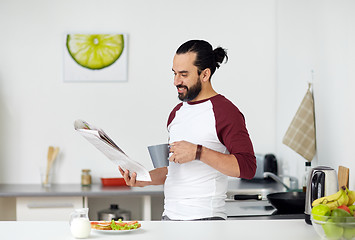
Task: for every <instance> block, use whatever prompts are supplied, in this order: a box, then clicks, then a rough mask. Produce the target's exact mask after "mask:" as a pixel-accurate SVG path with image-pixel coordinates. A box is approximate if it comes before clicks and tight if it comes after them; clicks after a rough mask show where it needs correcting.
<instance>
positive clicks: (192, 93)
mask: <svg viewBox="0 0 355 240" xmlns="http://www.w3.org/2000/svg"><path fill="white" fill-rule="evenodd" d="M176 87H177V88H180V87H183V88H185V89H186V94H185V95H184V94H183V93H179V95H178V97H179V99H180V100H181V101H184V102H188V101H192V100H194V99H195V98H196V97H197V96H198V95H199V94H200V92H201V89H202V84H201V80H200V78H198V80H197V83H196V84H195V85H193V86H191V87H190V88H188V87H187V86H185V85H178V86H176Z"/></svg>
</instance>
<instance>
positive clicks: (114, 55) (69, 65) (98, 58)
mask: <svg viewBox="0 0 355 240" xmlns="http://www.w3.org/2000/svg"><path fill="white" fill-rule="evenodd" d="M127 46H128V41H127V34H120V33H118V34H66V35H65V40H64V64H63V66H64V73H63V76H64V82H125V81H127V68H128V67H127V49H128V47H127Z"/></svg>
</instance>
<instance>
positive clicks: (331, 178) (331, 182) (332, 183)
mask: <svg viewBox="0 0 355 240" xmlns="http://www.w3.org/2000/svg"><path fill="white" fill-rule="evenodd" d="M307 183H308V185H307V190H306V203H305V221H306V223H308V224H312V222H311V211H312V202H313V201H314V200H316V199H318V198H321V197H324V196H329V195H332V194H334V193H336V192H337V191H338V177H337V173H336V171H335V170H334V169H333V168H330V167H326V166H319V167H315V168H312V170H311V171H310V173H309V175H308V180H307Z"/></svg>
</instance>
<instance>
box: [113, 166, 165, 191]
mask: <svg viewBox="0 0 355 240" xmlns="http://www.w3.org/2000/svg"><path fill="white" fill-rule="evenodd" d="M118 170H119V171H120V173H121V175H122V177H123V178H124V180H125V181H126V184H127V185H128V186H130V187H145V186H148V185H161V184H164V182H165V179H166V174H167V173H168V168H167V167H162V168H156V169H153V170H151V171H150V172H149V174H150V178H151V179H152V181H151V182H147V181H137V179H136V178H137V173H135V172H134V173H132V175H131V176H129V171H128V170H126V171H123V169H122V168H121V167H120V166H119V167H118Z"/></svg>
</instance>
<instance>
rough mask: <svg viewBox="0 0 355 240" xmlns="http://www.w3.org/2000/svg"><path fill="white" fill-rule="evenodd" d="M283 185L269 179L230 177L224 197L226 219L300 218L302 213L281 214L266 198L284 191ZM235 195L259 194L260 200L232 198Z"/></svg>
mask: <svg viewBox="0 0 355 240" xmlns="http://www.w3.org/2000/svg"><path fill="white" fill-rule="evenodd" d="M284 191H285V189H284V187H283V186H282V185H281V184H279V183H277V182H275V181H274V180H272V179H271V180H269V179H265V180H264V179H258V180H242V179H235V178H234V179H230V181H229V184H228V191H227V198H226V212H227V216H228V219H235V220H238V219H302V218H304V214H282V213H278V212H277V210H276V209H275V208H274V207H273V206H272V205H271V204H270V203H269V201H268V200H267V195H268V194H270V193H274V192H284ZM235 195H260V198H261V200H254V199H252V200H234V196H235Z"/></svg>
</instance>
